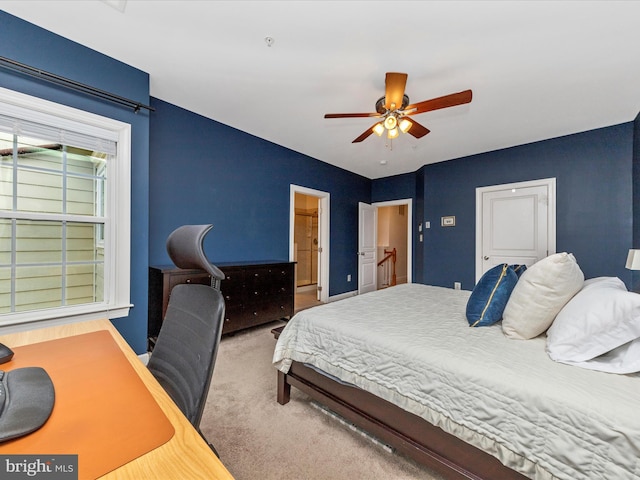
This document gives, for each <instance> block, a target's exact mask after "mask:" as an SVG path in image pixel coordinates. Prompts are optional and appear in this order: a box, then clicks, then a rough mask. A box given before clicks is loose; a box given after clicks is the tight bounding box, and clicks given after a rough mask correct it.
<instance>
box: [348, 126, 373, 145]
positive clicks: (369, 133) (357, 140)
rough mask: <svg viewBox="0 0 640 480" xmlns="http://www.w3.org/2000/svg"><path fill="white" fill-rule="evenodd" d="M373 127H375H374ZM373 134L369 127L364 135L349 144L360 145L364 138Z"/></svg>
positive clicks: (371, 128)
mask: <svg viewBox="0 0 640 480" xmlns="http://www.w3.org/2000/svg"><path fill="white" fill-rule="evenodd" d="M374 126H375V125H374ZM372 133H373V127H370V128H369V129H368V130H365V131H364V133H363V134H362V135H360V136H359V137H358V138H356V139H355V140H354V141H353V142H351V143H360V142H361V141H363V140H364V139H365V138H367V137H368V136H369V135H371V134H372Z"/></svg>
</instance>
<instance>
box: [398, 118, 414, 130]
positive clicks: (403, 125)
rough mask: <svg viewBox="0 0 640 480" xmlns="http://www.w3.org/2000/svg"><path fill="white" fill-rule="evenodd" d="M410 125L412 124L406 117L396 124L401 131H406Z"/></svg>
mask: <svg viewBox="0 0 640 480" xmlns="http://www.w3.org/2000/svg"><path fill="white" fill-rule="evenodd" d="M412 126H413V123H412V122H411V121H410V120H407V119H406V118H403V119H402V120H400V124H399V125H398V127H399V128H400V131H401V132H402V133H407V132H408V131H409V129H410V128H411V127H412Z"/></svg>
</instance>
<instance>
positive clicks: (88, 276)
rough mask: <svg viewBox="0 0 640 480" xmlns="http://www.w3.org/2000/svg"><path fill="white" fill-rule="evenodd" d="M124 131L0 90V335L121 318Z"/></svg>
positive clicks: (126, 214) (125, 290)
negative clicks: (21, 328)
mask: <svg viewBox="0 0 640 480" xmlns="http://www.w3.org/2000/svg"><path fill="white" fill-rule="evenodd" d="M129 145H130V126H129V125H128V124H125V123H122V122H118V121H115V120H112V119H108V118H104V117H100V116H97V115H94V114H90V113H87V112H83V111H80V110H76V109H72V108H69V107H65V106H63V105H57V104H53V103H51V102H47V101H44V100H41V99H36V98H33V97H29V96H26V95H22V94H18V93H16V92H11V91H9V90H4V89H0V326H4V325H12V324H17V323H24V322H31V321H40V320H50V319H63V320H65V321H68V320H69V319H70V318H71V319H76V318H78V319H79V320H82V319H86V318H97V317H99V316H103V317H104V316H109V317H112V318H113V317H119V316H124V315H127V313H128V308H129V306H130V305H129V268H130V267H129V243H130V239H129V232H130V226H129V225H130V193H129V192H130V147H129Z"/></svg>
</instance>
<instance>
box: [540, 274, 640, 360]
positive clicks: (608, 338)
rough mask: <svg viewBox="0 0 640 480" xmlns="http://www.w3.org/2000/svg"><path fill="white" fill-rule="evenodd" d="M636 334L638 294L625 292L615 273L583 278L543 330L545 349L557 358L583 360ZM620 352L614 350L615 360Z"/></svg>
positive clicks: (639, 324) (639, 307)
mask: <svg viewBox="0 0 640 480" xmlns="http://www.w3.org/2000/svg"><path fill="white" fill-rule="evenodd" d="M637 338H640V295H638V294H637V293H633V292H628V291H627V287H626V286H625V284H624V283H623V282H622V280H620V279H619V278H617V277H599V278H595V279H591V280H588V281H586V282H585V285H584V287H583V288H582V290H580V292H579V293H578V294H577V295H576V296H575V297H574V298H573V299H572V300H571V301H570V302H569V303H567V305H566V306H565V307H564V308H563V309H562V311H561V312H560V313H559V314H558V316H557V317H556V320H555V321H554V322H553V325H552V326H551V328H549V331H548V332H547V353H548V354H549V356H550V357H551V358H552V359H553V360H555V361H558V362H565V363H566V362H584V361H587V360H591V359H593V358H595V357H598V356H600V355H603V354H605V353H608V352H611V351H612V350H613V349H616V348H618V347H621V346H623V345H626V344H628V343H629V342H632V341H634V340H636V339H637ZM628 347H629V348H632V350H630V352H633V351H637V349H636V347H632V346H630V345H629V346H628ZM613 353H616V352H613ZM613 353H612V355H613ZM622 353H624V352H617V358H618V360H619V359H620V358H622V357H620V355H621V354H622ZM626 353H629V352H626ZM629 362H630V359H628V358H627V360H626V361H625V362H624V363H627V364H628V363H629Z"/></svg>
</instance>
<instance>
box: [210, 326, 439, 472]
mask: <svg viewBox="0 0 640 480" xmlns="http://www.w3.org/2000/svg"><path fill="white" fill-rule="evenodd" d="M279 325H280V323H273V324H269V325H266V326H263V327H258V328H255V329H252V330H249V331H247V332H242V333H238V334H236V335H234V336H230V337H223V339H222V341H221V343H220V349H219V351H218V358H217V361H216V366H215V370H214V373H213V380H212V386H211V391H210V393H209V398H208V401H207V406H206V408H205V412H204V415H203V418H202V422H201V425H200V426H201V430H202V431H203V433H204V434H205V436H206V437H207V438H208V439H209V441H211V443H213V445H214V446H215V447H216V449H217V450H218V453H219V454H220V458H221V460H222V462H223V463H224V464H225V465H226V467H227V468H228V469H229V471H230V472H231V474H232V475H233V476H234V477H235V478H236V479H237V480H270V479H278V480H360V479H362V480H365V479H366V480H376V479H380V480H418V479H419V480H440V479H441V477H440V476H438V475H437V474H434V473H431V472H429V471H428V470H426V469H425V468H424V467H421V466H420V465H418V464H416V463H415V462H413V461H411V460H409V459H407V458H405V457H402V456H399V455H397V454H395V453H391V452H389V451H387V450H386V449H385V448H383V447H382V446H380V445H377V444H376V443H374V442H372V441H370V440H368V439H367V438H365V437H364V436H363V435H361V434H360V433H358V432H354V431H353V430H351V429H349V428H348V427H346V426H344V425H342V424H341V423H340V422H339V421H338V420H336V419H335V418H333V417H331V416H329V415H327V414H326V413H324V412H323V411H322V410H320V409H318V408H317V407H315V406H314V405H313V404H312V403H311V401H310V400H309V398H308V397H307V396H306V395H304V394H302V393H301V392H299V391H298V390H296V389H295V388H292V391H291V402H289V403H288V404H287V405H285V406H282V405H279V404H278V403H277V402H276V370H275V368H274V367H273V366H272V364H271V358H272V355H273V348H274V346H275V339H274V338H273V336H272V335H271V333H270V331H271V329H272V328H274V327H276V326H279Z"/></svg>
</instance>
